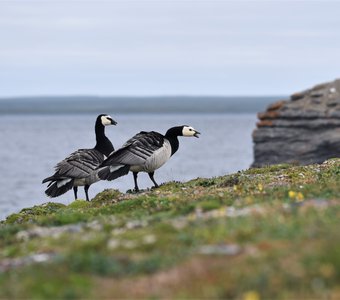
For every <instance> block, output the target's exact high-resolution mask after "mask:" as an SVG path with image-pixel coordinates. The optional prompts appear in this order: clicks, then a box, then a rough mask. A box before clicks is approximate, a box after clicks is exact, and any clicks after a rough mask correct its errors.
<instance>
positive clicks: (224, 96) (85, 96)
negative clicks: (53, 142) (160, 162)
mask: <svg viewBox="0 0 340 300" xmlns="http://www.w3.org/2000/svg"><path fill="white" fill-rule="evenodd" d="M207 97H211V98H254V97H266V98H267V97H268V98H274V97H278V98H280V97H289V95H283V94H281V95H280V94H271V95H267V94H265V95H261V94H256V95H249V94H245V95H214V94H211V95H208V94H207V95H198V94H178V95H175V94H174V95H162V94H159V95H92V94H68V95H67V94H65V95H52V94H46V95H25V96H0V100H4V99H6V100H7V99H32V98H35V99H37V98H207Z"/></svg>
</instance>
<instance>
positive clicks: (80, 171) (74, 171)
mask: <svg viewBox="0 0 340 300" xmlns="http://www.w3.org/2000/svg"><path fill="white" fill-rule="evenodd" d="M103 161H104V155H103V154H102V153H101V152H99V151H98V150H95V149H79V150H77V151H75V152H73V153H72V154H70V155H69V156H68V157H67V158H65V159H64V160H62V161H61V162H59V163H58V164H57V165H56V166H55V174H54V175H53V176H51V177H48V178H46V179H44V181H43V182H47V181H51V180H58V179H62V178H75V179H81V178H85V177H87V176H89V174H90V173H91V172H93V171H94V170H95V169H96V168H97V167H98V166H99V165H100V164H101V163H102V162H103Z"/></svg>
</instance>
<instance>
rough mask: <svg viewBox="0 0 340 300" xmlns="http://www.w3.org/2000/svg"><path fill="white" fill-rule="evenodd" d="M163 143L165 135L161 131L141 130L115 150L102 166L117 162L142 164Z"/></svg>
mask: <svg viewBox="0 0 340 300" xmlns="http://www.w3.org/2000/svg"><path fill="white" fill-rule="evenodd" d="M163 144H164V136H163V135H161V134H160V133H158V132H155V131H151V132H145V131H141V132H140V133H138V134H136V135H135V136H133V137H132V138H131V139H129V140H128V141H127V142H126V143H125V144H124V145H123V147H122V148H120V149H118V150H117V151H115V152H113V153H112V154H111V155H110V156H109V157H108V158H107V159H106V160H105V161H104V162H103V163H102V165H101V166H110V165H116V164H125V165H130V166H131V165H142V164H144V163H145V161H146V160H147V159H148V158H149V157H150V156H151V155H152V154H153V153H154V152H155V151H156V150H158V149H160V148H161V147H162V146H163Z"/></svg>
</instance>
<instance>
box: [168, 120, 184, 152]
mask: <svg viewBox="0 0 340 300" xmlns="http://www.w3.org/2000/svg"><path fill="white" fill-rule="evenodd" d="M182 129H183V127H182V126H177V127H172V128H170V129H169V130H168V131H167V132H166V134H165V138H166V139H167V140H168V141H169V142H170V145H171V156H172V155H174V154H175V153H176V152H177V150H178V147H179V141H178V136H180V135H182Z"/></svg>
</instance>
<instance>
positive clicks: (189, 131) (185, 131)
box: [182, 126, 196, 136]
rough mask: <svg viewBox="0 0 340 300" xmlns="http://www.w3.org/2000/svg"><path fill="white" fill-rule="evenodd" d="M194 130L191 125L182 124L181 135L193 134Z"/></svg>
mask: <svg viewBox="0 0 340 300" xmlns="http://www.w3.org/2000/svg"><path fill="white" fill-rule="evenodd" d="M195 133H196V130H195V129H194V128H193V127H191V126H184V127H183V130H182V134H183V136H194V135H195Z"/></svg>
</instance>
